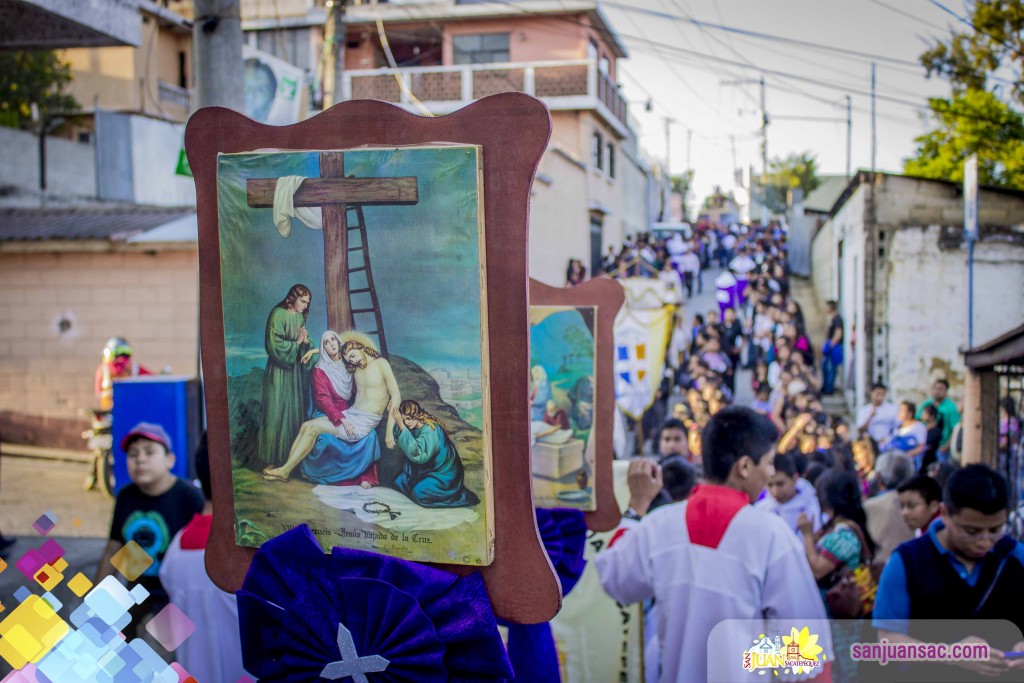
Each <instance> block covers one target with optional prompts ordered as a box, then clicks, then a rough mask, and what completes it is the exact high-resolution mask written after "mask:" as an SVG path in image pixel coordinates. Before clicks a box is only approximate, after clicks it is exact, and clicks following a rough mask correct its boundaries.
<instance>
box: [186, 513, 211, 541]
mask: <svg viewBox="0 0 1024 683" xmlns="http://www.w3.org/2000/svg"><path fill="white" fill-rule="evenodd" d="M212 525H213V515H199V514H197V515H196V516H195V517H193V518H192V521H191V522H189V523H188V524H186V525H185V528H184V529H183V530H182V532H181V549H182V550H205V549H206V542H207V540H209V538H210V527H211V526H212Z"/></svg>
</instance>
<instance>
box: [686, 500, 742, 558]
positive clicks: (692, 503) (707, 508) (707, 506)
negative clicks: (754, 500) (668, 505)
mask: <svg viewBox="0 0 1024 683" xmlns="http://www.w3.org/2000/svg"><path fill="white" fill-rule="evenodd" d="M748 505H750V497H749V496H748V495H747V494H745V493H743V492H742V491H737V490H736V489H732V488H729V487H728V486H719V485H717V484H700V485H698V486H697V487H696V488H694V489H693V493H692V494H691V495H690V497H689V498H687V499H686V531H687V533H688V534H689V535H690V541H691V542H693V543H695V544H696V545H702V546H705V547H707V548H717V547H718V544H719V543H721V542H722V537H723V536H725V530H726V529H728V528H729V524H730V522H732V520H733V518H734V517H735V516H736V515H737V514H738V513H739V511H740V510H742V509H743V508H745V507H747V506H748Z"/></svg>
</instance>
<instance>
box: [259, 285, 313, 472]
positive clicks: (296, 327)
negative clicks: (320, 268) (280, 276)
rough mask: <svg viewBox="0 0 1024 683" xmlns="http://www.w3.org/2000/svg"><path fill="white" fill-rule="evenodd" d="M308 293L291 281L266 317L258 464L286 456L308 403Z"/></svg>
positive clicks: (277, 462)
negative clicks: (265, 360)
mask: <svg viewBox="0 0 1024 683" xmlns="http://www.w3.org/2000/svg"><path fill="white" fill-rule="evenodd" d="M309 302H310V293H309V288H308V287H306V286H305V285H299V284H297V285H293V286H292V288H291V289H290V290H289V291H288V296H286V297H285V298H284V300H283V301H282V302H281V303H279V304H278V305H277V306H275V307H274V310H272V311H271V312H270V316H269V317H268V318H267V329H266V350H267V368H266V370H264V371H263V402H262V408H263V419H262V420H261V423H260V438H259V463H258V465H259V468H260V469H263V468H265V467H268V466H273V467H276V466H278V465H281V464H282V463H284V461H285V460H287V458H288V452H289V450H290V449H291V446H292V442H293V441H295V436H296V435H297V434H298V433H299V427H301V426H302V423H303V421H304V420H305V419H306V417H307V410H308V407H309V373H308V372H306V368H305V366H304V365H303V363H302V357H303V355H304V354H305V353H306V351H308V350H309V347H310V342H309V332H308V331H307V330H306V316H307V314H308V312H309Z"/></svg>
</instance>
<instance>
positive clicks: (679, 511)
mask: <svg viewBox="0 0 1024 683" xmlns="http://www.w3.org/2000/svg"><path fill="white" fill-rule="evenodd" d="M688 502H689V501H684V502H681V503H674V504H672V505H666V506H664V507H660V508H658V509H657V510H655V511H654V512H652V513H651V514H649V515H647V516H646V517H644V519H643V521H642V522H640V523H639V524H632V525H631V527H632V528H630V529H629V530H628V531H627V532H626V533H625V535H623V536H622V537H621V538H620V539H619V540H618V542H617V543H615V545H613V546H612V547H611V548H610V549H608V550H606V551H605V552H604V553H601V554H599V555H598V556H597V557H596V558H595V559H594V563H595V564H596V566H597V571H598V574H599V576H600V578H601V585H602V586H603V587H604V589H605V591H606V592H607V593H608V594H609V595H610V596H612V597H613V598H614V599H615V600H618V601H619V602H621V603H625V604H631V603H635V602H640V601H643V600H649V599H651V598H655V599H656V600H657V602H658V640H659V641H660V643H661V653H662V658H661V679H660V680H661V683H693V682H694V681H706V680H708V678H709V675H708V674H709V671H708V636H709V635H710V634H711V631H712V629H714V628H715V626H716V625H718V624H719V623H720V622H721V621H723V620H725V619H749V620H754V621H759V620H762V619H774V618H779V619H785V618H789V619H791V620H800V621H801V623H805V622H807V621H808V620H818V623H822V622H824V620H825V607H824V605H823V604H822V602H821V594H820V593H819V591H818V587H817V585H816V584H815V582H814V576H813V575H812V574H811V569H810V565H808V564H807V556H806V554H805V553H804V548H803V545H802V544H801V543H800V542H799V540H798V539H797V537H796V535H795V534H794V533H793V531H792V530H791V529H790V528H789V527H787V526H786V523H785V522H783V521H782V519H781V518H779V517H777V516H775V515H768V514H765V513H763V512H760V511H758V510H755V509H754V508H753V507H751V506H749V505H746V506H744V507H743V508H742V509H740V511H739V512H738V513H737V514H736V516H735V517H733V519H732V521H731V522H730V523H729V526H728V527H727V529H726V531H725V534H724V536H723V537H722V539H721V541H720V542H719V544H718V547H717V548H709V547H706V546H702V545H697V544H695V543H692V542H691V541H690V537H689V533H688V531H687V525H686V506H687V505H688ZM624 525H629V523H628V522H625V523H624ZM811 628H812V629H813V628H814V627H813V626H812V627H811ZM757 635H758V634H757V633H751V634H750V636H749V638H751V639H753V638H756V637H757ZM818 643H819V644H820V645H822V647H824V648H825V652H826V654H827V655H828V660H831V659H832V648H831V639H830V636H829V633H828V631H827V626H826V629H825V630H824V632H819V640H818ZM741 655H742V647H740V648H738V649H737V651H736V657H735V659H734V660H733V659H729V660H728V661H723V662H717V663H716V666H724V667H728V671H729V672H734V671H735V670H736V668H738V667H739V666H740V664H739V662H740V661H741ZM739 673H740V674H743V673H745V672H743V671H742V669H740V671H739ZM733 675H735V674H733ZM754 678H758V677H757V676H756V675H752V676H751V679H754Z"/></svg>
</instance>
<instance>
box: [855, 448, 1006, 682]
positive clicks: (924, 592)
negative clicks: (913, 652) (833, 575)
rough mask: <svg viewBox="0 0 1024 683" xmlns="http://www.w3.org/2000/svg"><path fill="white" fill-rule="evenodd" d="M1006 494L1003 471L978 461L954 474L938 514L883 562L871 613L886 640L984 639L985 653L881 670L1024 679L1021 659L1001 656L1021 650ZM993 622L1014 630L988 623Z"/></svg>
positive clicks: (933, 676) (917, 675) (915, 675)
mask: <svg viewBox="0 0 1024 683" xmlns="http://www.w3.org/2000/svg"><path fill="white" fill-rule="evenodd" d="M1008 493H1009V492H1008V486H1007V483H1006V480H1005V479H1004V478H1003V476H1002V475H1001V474H999V473H998V472H996V471H994V470H992V469H991V468H989V467H986V466H984V465H968V466H967V467H964V468H963V469H961V470H958V471H957V472H956V473H954V474H953V475H952V476H951V477H950V478H949V481H947V482H946V488H945V491H944V492H943V499H942V505H941V507H940V512H941V517H940V519H937V520H936V521H935V522H933V523H932V524H931V525H930V526H929V527H928V530H927V531H926V532H925V533H924V534H923V535H922V536H921V537H919V538H915V539H914V540H912V541H907V542H906V543H903V544H902V545H900V546H899V547H898V548H896V551H895V552H894V553H893V554H892V557H891V558H890V559H889V563H888V564H887V565H886V566H885V570H884V571H883V572H882V576H881V579H880V581H879V586H878V595H877V597H876V600H875V610H874V617H873V618H874V625H875V627H876V628H878V629H879V637H880V638H887V639H888V641H889V642H890V643H914V642H926V643H949V644H953V643H957V642H964V641H969V642H978V643H981V642H984V643H987V644H988V645H989V646H990V653H989V658H988V659H987V660H981V661H956V662H949V663H942V664H931V663H929V664H914V665H912V667H911V666H910V665H904V666H899V667H895V668H894V666H893V665H892V664H890V665H889V666H888V667H887V669H888V670H889V671H888V672H887V675H891V674H896V673H897V672H898V671H901V672H902V673H903V674H911V675H912V676H913V678H912V680H925V679H924V678H920V676H922V675H925V673H926V670H927V672H930V677H929V678H928V679H927V680H954V679H953V678H949V676H951V675H954V676H955V680H958V681H960V680H992V677H998V680H1024V659H1018V658H1014V657H1006V656H1005V655H1004V653H1005V652H1020V651H1024V642H1022V641H1021V631H1020V630H1017V629H1020V628H1021V627H1022V626H1024V544H1021V543H1019V542H1018V541H1016V540H1015V539H1014V538H1013V537H1011V536H1008V535H1007V533H1006V532H1007V519H1008V507H1009V495H1008ZM997 619H1004V620H1008V621H1010V622H1013V624H1015V625H1016V627H1017V628H1016V629H1015V628H1012V627H1011V625H1010V624H1002V625H1000V624H996V623H995V622H993V621H991V620H997ZM928 620H943V621H941V622H938V621H928ZM951 665H954V666H958V667H961V669H966V671H962V670H961V671H958V670H956V669H952V668H951ZM876 671H878V672H882V671H883V669H881V668H879V669H876ZM968 672H971V673H968ZM897 677H898V676H897Z"/></svg>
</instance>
